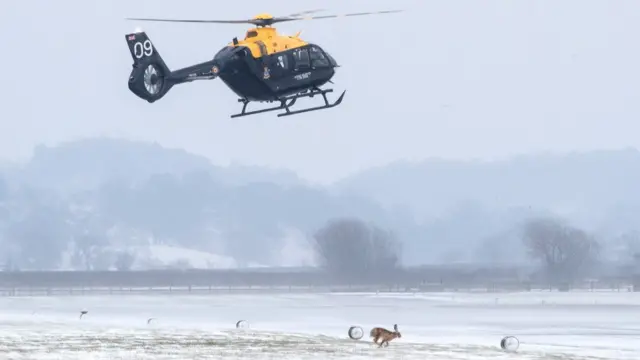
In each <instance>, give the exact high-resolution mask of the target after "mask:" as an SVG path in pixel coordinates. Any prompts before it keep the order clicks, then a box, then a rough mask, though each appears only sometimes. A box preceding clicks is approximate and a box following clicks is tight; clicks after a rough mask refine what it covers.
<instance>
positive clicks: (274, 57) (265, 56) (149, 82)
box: [125, 28, 344, 117]
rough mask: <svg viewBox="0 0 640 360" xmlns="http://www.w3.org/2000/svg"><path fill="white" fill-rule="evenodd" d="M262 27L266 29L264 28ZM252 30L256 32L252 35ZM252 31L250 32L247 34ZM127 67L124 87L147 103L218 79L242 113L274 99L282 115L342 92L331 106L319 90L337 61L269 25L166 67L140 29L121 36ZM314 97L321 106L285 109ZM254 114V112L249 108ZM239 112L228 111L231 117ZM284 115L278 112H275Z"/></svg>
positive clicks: (317, 47)
mask: <svg viewBox="0 0 640 360" xmlns="http://www.w3.org/2000/svg"><path fill="white" fill-rule="evenodd" d="M265 29H266V30H265ZM255 34H257V35H255ZM252 35H253V36H252ZM125 37H126V39H127V43H128V45H129V51H130V53H131V56H132V58H133V61H134V63H133V69H132V70H131V74H130V75H129V90H131V91H132V92H133V93H134V94H136V95H137V96H138V97H140V98H142V99H144V100H146V101H148V102H150V103H153V102H155V101H157V100H159V99H161V98H162V97H164V95H165V94H166V93H167V92H168V91H169V89H171V88H172V87H173V86H175V85H177V84H183V83H189V82H193V81H196V80H212V79H216V78H220V79H221V80H222V81H223V82H224V83H225V84H226V85H227V87H229V88H230V89H231V90H232V91H233V92H235V93H236V95H238V96H239V97H240V99H239V101H240V102H242V103H244V106H243V113H242V114H241V115H242V116H244V115H246V114H249V113H245V109H246V106H247V104H248V103H249V102H273V101H278V102H280V104H281V105H280V107H277V108H272V109H271V110H278V109H284V110H286V111H287V115H289V114H294V113H299V112H304V111H312V110H318V109H321V108H322V109H325V108H330V107H334V106H337V105H339V104H340V103H341V102H342V98H343V97H344V92H343V94H342V95H341V96H340V98H339V99H338V100H337V101H336V102H335V103H333V104H329V102H328V100H327V98H326V94H327V93H329V92H332V91H333V90H331V89H324V90H323V89H320V87H321V86H323V85H324V84H325V83H327V82H330V81H331V79H332V78H333V76H334V75H335V68H336V67H338V64H337V63H336V61H335V60H334V59H333V57H332V56H331V55H329V54H328V53H327V52H326V51H324V50H323V49H322V48H321V47H320V46H318V45H315V44H311V43H307V42H304V41H302V40H300V39H299V38H298V37H297V35H296V36H279V35H277V34H276V33H275V29H273V28H256V29H252V30H250V31H249V32H248V33H247V38H245V39H244V40H243V41H241V42H240V41H238V40H237V39H233V42H231V43H230V44H228V45H227V46H225V47H224V48H222V49H221V50H220V51H218V53H217V54H216V55H215V56H214V57H213V59H211V60H208V61H205V62H202V63H199V64H195V65H191V66H188V67H185V68H181V69H177V70H173V71H172V70H170V69H169V67H168V66H167V65H166V64H165V62H164V60H163V59H162V57H161V56H160V54H159V52H158V50H157V49H156V48H155V46H154V45H153V44H152V43H151V40H150V39H149V37H148V36H147V34H146V33H145V32H137V33H132V34H127V35H126V36H125ZM315 95H320V96H322V97H323V99H324V101H325V105H324V106H322V107H319V108H318V107H316V108H309V109H307V110H297V111H296V112H292V111H291V110H290V109H289V107H290V106H291V105H293V103H295V99H297V98H301V97H313V96H315ZM251 113H256V112H251ZM236 116H240V115H233V116H232V117H236ZM278 116H284V115H282V114H281V115H278Z"/></svg>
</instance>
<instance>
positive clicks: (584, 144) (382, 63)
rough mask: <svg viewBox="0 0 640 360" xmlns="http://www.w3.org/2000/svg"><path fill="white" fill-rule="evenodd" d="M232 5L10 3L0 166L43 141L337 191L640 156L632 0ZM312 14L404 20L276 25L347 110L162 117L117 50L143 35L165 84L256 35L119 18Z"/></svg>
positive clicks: (2, 19)
mask: <svg viewBox="0 0 640 360" xmlns="http://www.w3.org/2000/svg"><path fill="white" fill-rule="evenodd" d="M227 4H228V3H227V2H223V1H211V0H206V1H205V0H202V1H196V0H191V1H187V0H184V1H180V2H177V1H175V0H171V1H168V0H146V1H124V0H111V1H86V0H85V1H82V0H64V1H45V0H20V1H17V0H9V1H3V2H1V3H0V37H1V39H2V41H1V42H2V48H3V52H2V53H3V56H2V57H1V59H0V64H2V68H3V78H4V80H5V81H4V86H3V87H2V89H1V90H0V91H1V94H0V95H1V97H2V109H3V111H2V113H3V116H2V118H1V120H0V157H1V158H4V159H18V158H26V157H28V156H29V155H30V153H31V150H32V148H33V146H34V145H35V144H37V143H39V142H45V143H48V144H54V143H55V142H58V141H62V140H70V139H76V138H79V137H85V136H95V135H111V136H121V137H127V138H131V139H140V140H147V141H157V142H159V143H161V144H163V145H166V146H171V147H183V148H185V149H187V150H189V151H192V152H195V153H198V154H203V155H206V156H208V157H209V158H211V159H212V161H213V162H214V163H217V164H223V165H224V164H228V163H229V162H232V161H233V162H240V163H244V164H259V165H269V166H277V167H286V168H290V169H293V170H295V171H297V172H298V173H299V174H300V175H301V176H303V177H305V178H308V179H310V180H312V181H318V182H328V181H333V180H336V179H337V178H339V177H342V176H346V175H348V174H350V173H353V172H356V171H358V170H361V169H363V168H367V167H371V166H377V165H382V164H384V163H387V162H390V161H393V160H396V159H404V158H409V159H421V158H425V157H432V156H437V157H447V158H454V157H455V158H469V157H479V158H495V157H505V156H509V155H513V154H516V153H526V152H534V151H545V150H552V151H570V150H582V149H593V148H611V147H615V148H618V147H624V146H638V145H640V144H639V143H640V137H638V135H637V134H638V133H639V132H640V125H638V124H639V122H638V120H639V119H640V101H638V97H639V96H640V91H639V90H638V89H639V88H640V87H639V85H638V84H640V70H639V66H640V45H639V42H638V36H639V34H640V2H639V1H637V0H616V1H604V0H600V1H591V0H575V1H574V0H562V1H557V0H544V1H541V0H535V1H534V0H520V1H513V0H491V1H489V0H474V1H471V0H467V1H425V0H422V1H406V0H405V1H402V0H394V1H380V0H367V1H349V2H346V1H338V0H331V1H328V0H323V1H317V2H312V1H288V0H287V1H285V0H283V1H274V2H271V3H270V5H269V8H266V9H265V8H263V7H264V4H265V3H264V2H262V1H256V0H247V1H243V2H238V3H237V5H238V6H231V5H227ZM319 7H322V8H326V9H328V10H329V11H330V12H347V11H367V10H379V9H391V8H400V9H403V8H404V9H407V10H409V11H408V12H406V13H401V14H393V15H382V16H370V17H361V18H351V19H337V20H322V21H315V22H293V23H288V24H282V26H280V27H279V29H280V31H282V32H286V33H295V32H296V31H298V30H302V31H303V32H302V36H303V38H304V39H306V40H307V41H310V42H314V43H317V44H319V45H321V46H322V47H323V48H325V50H327V51H329V52H331V53H332V55H333V56H334V57H335V58H336V59H337V60H338V62H339V63H340V64H341V65H342V66H343V67H342V68H340V69H338V74H337V76H336V77H335V79H334V81H335V83H336V84H335V87H336V89H337V90H342V89H347V95H346V97H345V101H344V102H343V104H342V105H341V106H340V107H338V108H336V109H332V110H327V111H320V112H315V113H310V114H304V115H300V116H294V117H290V118H276V117H275V116H274V115H273V114H271V115H258V116H255V117H247V118H241V119H230V118H229V115H230V114H231V113H235V112H237V111H238V110H239V106H238V105H239V104H238V103H237V102H236V97H235V95H234V94H233V93H232V92H231V91H230V90H228V89H227V88H226V87H225V86H224V84H223V83H222V82H221V81H212V82H200V83H193V84H187V85H181V86H178V87H176V88H174V89H172V90H171V92H170V93H169V94H168V95H167V96H166V97H165V98H164V99H162V100H161V101H159V102H157V103H155V104H148V103H146V102H144V101H142V100H140V99H138V98H137V97H135V96H134V95H133V94H132V93H130V92H129V90H128V88H127V85H126V83H127V77H128V75H129V71H130V66H131V58H130V55H129V53H128V50H127V46H126V43H125V39H124V34H125V33H127V32H130V31H132V30H133V29H134V28H135V27H136V25H141V26H142V27H143V29H144V30H146V31H147V33H148V35H149V36H150V38H151V40H152V41H153V42H154V43H155V45H156V47H157V48H158V51H159V52H160V53H161V55H162V56H163V58H164V59H165V61H166V62H167V64H168V65H169V67H171V68H178V67H182V66H186V65H190V64H192V63H195V62H199V61H202V60H206V59H209V58H211V57H212V56H213V54H215V53H216V52H217V51H218V50H219V49H220V48H221V47H222V46H224V45H225V44H226V43H227V42H229V41H230V40H231V38H232V37H233V36H238V37H241V36H242V35H243V34H244V31H245V30H246V27H245V26H242V25H197V24H195V25H192V24H184V25H182V24H162V23H157V24H156V23H147V24H139V23H138V24H136V23H131V22H126V21H124V20H123V18H124V17H127V16H132V17H144V16H148V17H175V18H179V17H190V18H213V19H227V18H228V19H234V18H239V19H242V18H248V17H251V16H253V15H255V14H257V13H261V12H265V11H266V12H270V13H272V14H274V15H286V14H288V13H292V12H297V11H302V10H307V9H314V8H319ZM336 96H337V95H336ZM318 100H319V99H318ZM318 100H316V99H314V100H313V101H318ZM303 103H304V104H310V102H309V101H308V100H307V101H305V102H303Z"/></svg>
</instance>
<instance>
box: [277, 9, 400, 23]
mask: <svg viewBox="0 0 640 360" xmlns="http://www.w3.org/2000/svg"><path fill="white" fill-rule="evenodd" d="M402 11H404V10H383V11H372V12H359V13H348V14H337V15H321V16H305V17H296V18H293V17H289V18H287V20H285V21H291V20H320V19H333V18H339V17H347V16H363V15H377V14H391V13H398V12H402Z"/></svg>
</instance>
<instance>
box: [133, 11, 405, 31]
mask: <svg viewBox="0 0 640 360" xmlns="http://www.w3.org/2000/svg"><path fill="white" fill-rule="evenodd" d="M320 11H323V10H322V9H317V10H308V11H303V12H298V13H294V14H290V15H287V16H283V17H273V16H271V15H269V14H260V15H257V16H255V17H254V18H253V19H247V20H196V19H151V18H127V19H126V20H136V21H156V22H175V23H200V24H251V25H255V26H257V27H265V26H271V25H273V24H276V23H281V22H287V21H300V20H321V19H333V18H339V17H351V16H363V15H377V14H391V13H398V12H402V11H404V10H384V11H372V12H359V13H347V14H337V15H321V16H306V15H307V14H312V13H316V12H320Z"/></svg>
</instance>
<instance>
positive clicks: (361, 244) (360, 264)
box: [313, 218, 400, 278]
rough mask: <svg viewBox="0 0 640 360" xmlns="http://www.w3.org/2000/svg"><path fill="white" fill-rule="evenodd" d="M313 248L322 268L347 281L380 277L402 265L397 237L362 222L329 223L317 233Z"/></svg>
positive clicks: (340, 220)
mask: <svg viewBox="0 0 640 360" xmlns="http://www.w3.org/2000/svg"><path fill="white" fill-rule="evenodd" d="M313 245H314V248H315V251H316V255H317V256H318V257H319V260H320V263H321V265H322V266H323V267H324V268H325V269H326V270H327V271H329V272H331V273H334V274H338V275H340V276H342V277H345V278H368V277H371V276H374V277H380V276H383V275H384V274H386V273H389V271H392V270H394V269H396V268H397V267H398V265H399V260H400V258H399V254H400V244H399V242H398V241H397V239H396V237H395V235H394V234H393V233H392V232H390V231H387V230H383V229H380V228H378V227H376V226H373V225H369V224H367V223H365V222H363V221H362V220H359V219H349V218H345V219H337V220H331V221H329V222H328V223H327V224H326V225H325V226H324V227H323V228H321V229H320V230H318V231H317V232H316V233H315V235H314V237H313Z"/></svg>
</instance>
